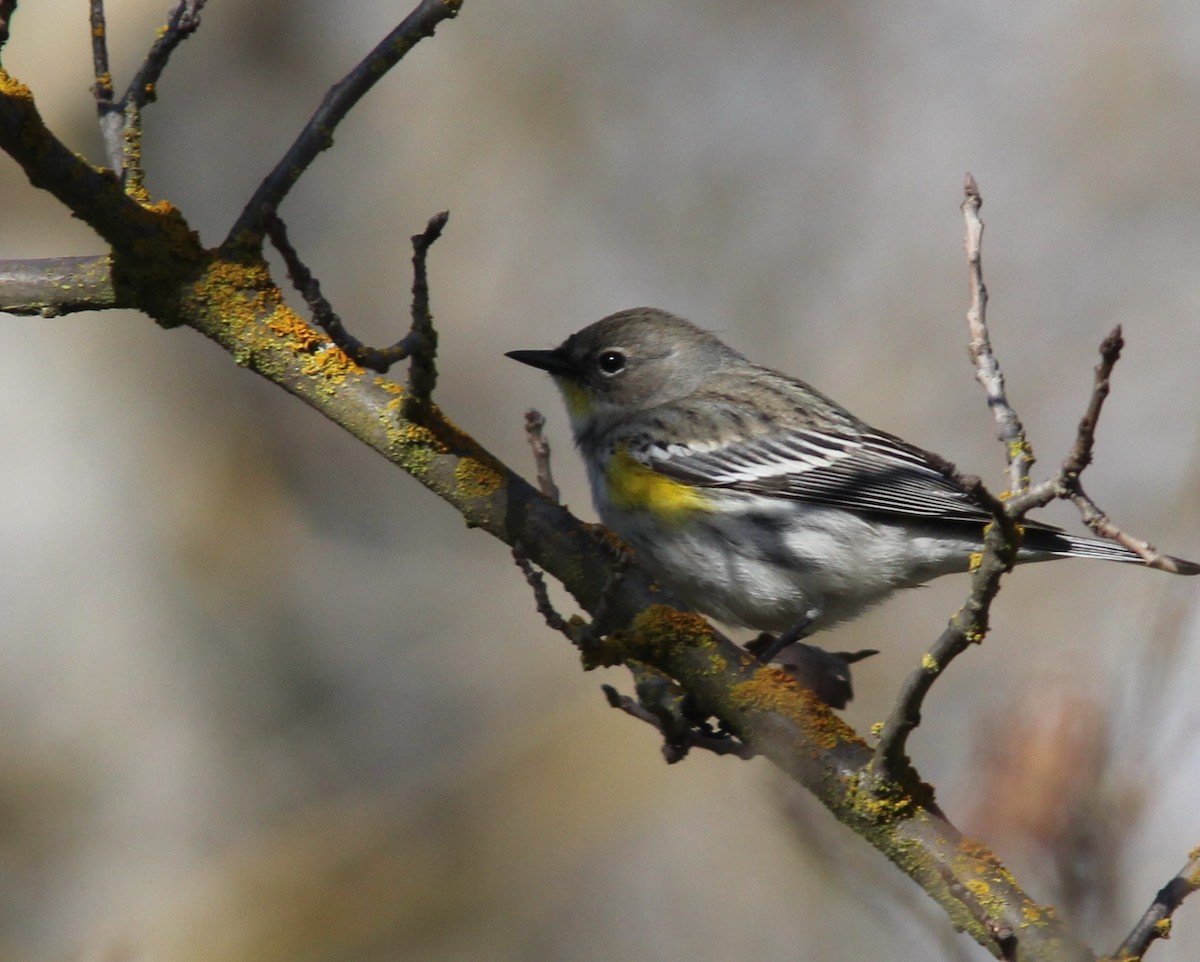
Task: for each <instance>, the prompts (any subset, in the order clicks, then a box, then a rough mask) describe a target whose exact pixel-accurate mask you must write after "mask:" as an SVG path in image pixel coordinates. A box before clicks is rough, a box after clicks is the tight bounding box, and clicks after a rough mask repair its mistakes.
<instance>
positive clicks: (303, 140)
mask: <svg viewBox="0 0 1200 962" xmlns="http://www.w3.org/2000/svg"><path fill="white" fill-rule="evenodd" d="M461 6H462V0H420V3H418V5H417V7H416V9H415V10H413V12H412V13H410V14H409V15H408V16H407V17H405V18H404V20H403V21H402V22H401V23H400V24H399V26H397V27H396V28H395V29H394V30H393V31H392V32H391V33H389V34H388V35H387V36H386V37H384V38H383V40H381V41H380V42H379V44H378V45H377V46H376V47H375V49H374V50H372V51H371V52H370V53H369V54H367V56H366V57H364V58H363V59H362V60H361V61H360V62H359V63H358V64H357V65H356V66H355V67H354V69H353V70H351V71H350V73H348V74H347V75H346V76H345V77H343V78H342V79H341V80H340V81H339V82H338V83H336V84H335V85H334V86H333V87H331V88H330V89H329V92H328V93H327V94H326V95H325V99H324V100H322V101H321V105H320V106H319V107H318V108H317V110H316V112H315V113H314V114H313V115H312V117H311V118H310V119H309V121H308V123H307V124H305V125H304V129H303V130H302V131H300V135H299V136H298V137H297V138H296V140H295V142H294V143H293V144H292V146H291V147H289V148H288V151H287V153H285V154H284V155H283V157H281V158H280V160H279V163H277V164H276V165H275V168H274V169H273V170H272V171H271V172H270V173H269V174H268V175H267V176H266V178H264V180H263V182H262V183H261V184H260V185H259V187H258V190H256V191H255V192H254V196H253V197H251V198H250V200H249V202H248V203H247V204H246V206H245V207H244V208H243V209H242V212H241V214H239V215H238V219H237V221H236V222H235V223H234V225H233V227H231V228H230V230H229V235H228V236H227V237H226V238H225V242H224V244H223V246H225V247H232V246H239V245H248V246H252V247H257V246H259V245H260V244H261V243H262V238H263V235H264V234H265V233H266V228H267V218H268V216H269V215H270V214H271V213H272V212H273V211H275V210H278V208H279V205H280V204H281V203H283V199H284V198H285V197H286V196H287V195H288V192H289V191H290V190H291V189H292V187H293V186H294V185H295V183H296V181H297V180H299V178H300V175H301V174H302V173H304V171H305V170H307V169H308V167H309V165H310V164H312V162H313V161H314V160H315V159H316V157H317V155H318V154H320V153H321V152H322V151H323V150H327V149H328V148H329V147H331V146H332V145H333V132H334V130H335V129H336V128H337V125H338V124H339V123H341V122H342V120H343V118H345V116H346V114H347V113H349V112H350V109H351V108H352V107H353V106H354V105H355V104H356V103H358V101H359V100H361V99H362V97H363V96H364V95H365V94H366V93H367V91H369V90H370V89H371V88H372V87H373V86H375V84H376V82H378V81H379V79H380V78H381V77H383V75H384V74H386V73H387V72H388V70H390V69H391V68H392V67H394V66H395V65H396V64H397V63H399V62H400V60H401V58H403V57H404V55H405V54H407V53H408V51H409V50H411V49H412V48H413V47H414V46H416V45H417V43H419V42H420V41H421V40H423V39H425V38H426V37H432V36H433V32H434V30H435V28H436V27H437V25H438V24H439V23H441V22H442V21H443V20H449V19H452V18H453V17H456V16H457V15H458V11H459V8H460V7H461Z"/></svg>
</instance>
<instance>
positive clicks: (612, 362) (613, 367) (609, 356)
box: [596, 350, 625, 374]
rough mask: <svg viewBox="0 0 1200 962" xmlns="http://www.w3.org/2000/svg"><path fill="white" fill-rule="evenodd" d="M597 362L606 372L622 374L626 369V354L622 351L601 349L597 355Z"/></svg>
mask: <svg viewBox="0 0 1200 962" xmlns="http://www.w3.org/2000/svg"><path fill="white" fill-rule="evenodd" d="M596 364H597V365H599V367H600V370H601V371H603V372H604V373H605V374H620V373H621V372H622V371H623V370H625V355H624V354H622V353H621V352H620V351H611V350H609V351H601V352H600V353H599V354H598V355H597V357H596Z"/></svg>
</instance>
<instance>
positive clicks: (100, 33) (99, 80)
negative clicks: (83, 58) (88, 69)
mask: <svg viewBox="0 0 1200 962" xmlns="http://www.w3.org/2000/svg"><path fill="white" fill-rule="evenodd" d="M88 17H89V19H90V21H91V27H92V72H93V75H94V76H95V78H96V86H95V87H93V88H92V93H93V94H94V95H95V97H96V104H97V106H100V105H102V104H109V105H111V104H112V102H113V82H112V74H111V73H110V72H109V69H108V25H107V24H106V23H105V20H104V0H90V4H89V9H88Z"/></svg>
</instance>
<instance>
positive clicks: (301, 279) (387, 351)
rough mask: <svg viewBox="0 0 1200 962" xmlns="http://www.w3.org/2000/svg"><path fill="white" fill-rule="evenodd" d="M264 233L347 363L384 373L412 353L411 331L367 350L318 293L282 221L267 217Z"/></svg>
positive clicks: (315, 280)
mask: <svg viewBox="0 0 1200 962" xmlns="http://www.w3.org/2000/svg"><path fill="white" fill-rule="evenodd" d="M267 234H268V235H269V236H270V238H271V243H272V244H274V245H275V249H276V250H277V251H279V253H280V255H281V256H282V257H283V261H284V264H285V265H287V271H288V276H289V277H290V278H291V279H292V284H293V285H294V286H295V288H296V290H297V291H299V293H300V296H301V297H303V298H304V303H305V304H307V305H308V309H309V310H310V311H311V312H312V315H313V320H314V321H315V322H316V323H317V324H318V325H319V326H320V327H321V329H322V330H323V331H324V332H325V333H326V334H328V335H329V339H330V340H331V341H333V343H334V344H336V345H337V346H338V347H339V348H341V350H342V351H343V352H345V354H346V356H347V357H349V358H350V360H352V361H353V362H354V363H355V364H360V365H362V366H363V367H366V368H370V369H371V370H372V371H378V372H379V373H380V374H386V373H387V371H388V369H389V368H390V367H391V366H392V365H393V364H396V363H398V362H399V361H403V360H405V359H406V358H407V357H408V356H409V355H410V354H411V353H412V350H413V347H414V346H415V345H416V343H417V340H418V335H417V334H415V333H414V332H412V331H410V332H409V333H407V334H406V335H405V336H404V337H402V338H400V340H398V341H397V342H396V343H395V344H393V345H391V346H390V347H383V348H379V347H368V346H367V345H366V344H363V342H362V341H360V340H359V339H358V338H356V337H355V336H354V335H353V334H351V333H350V332H349V331H347V330H346V326H345V325H344V324H343V323H342V319H341V317H340V316H339V315H338V313H337V312H336V311H335V310H334V309H333V305H332V304H330V303H329V301H328V300H327V299H326V297H325V295H324V294H323V293H322V292H321V284H320V282H319V281H318V280H317V279H316V277H314V276H313V273H312V271H310V270H309V269H308V266H307V265H306V264H305V263H304V262H303V261H302V260H301V259H300V255H299V254H298V253H297V252H296V249H295V247H293V246H292V243H291V241H290V240H289V238H288V234H287V227H286V226H285V225H284V223H283V221H282V220H280V219H279V218H278V217H275V216H271V217H269V218H268V219H267Z"/></svg>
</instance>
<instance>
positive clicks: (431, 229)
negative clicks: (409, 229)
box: [404, 210, 450, 421]
mask: <svg viewBox="0 0 1200 962" xmlns="http://www.w3.org/2000/svg"><path fill="white" fill-rule="evenodd" d="M449 217H450V212H449V211H446V210H444V211H442V212H441V213H440V214H434V215H433V216H432V217H431V218H429V223H428V224H426V225H425V230H424V231H422V232H421V233H420V234H414V235H413V238H412V246H413V258H412V264H413V286H412V295H413V302H412V334H413V335H414V337H415V342H414V344H413V347H412V361H411V363H410V364H409V366H408V394H407V395H406V396H405V398H404V416H405V417H407V418H410V419H412V420H414V421H420V420H422V419H423V417H424V416H425V414H426V413H428V411H429V405H430V403H431V399H432V397H433V389H434V387H436V386H437V366H436V364H435V363H434V360H435V358H436V357H437V344H438V341H437V331H436V330H435V328H434V326H433V315H432V314H431V313H430V311H429V276H428V273H427V271H426V268H425V260H426V255H428V253H429V248H430V247H432V246H433V243H434V241H436V240H437V239H438V238H439V237H441V236H442V228H444V227H445V226H446V221H447V220H448V219H449Z"/></svg>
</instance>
